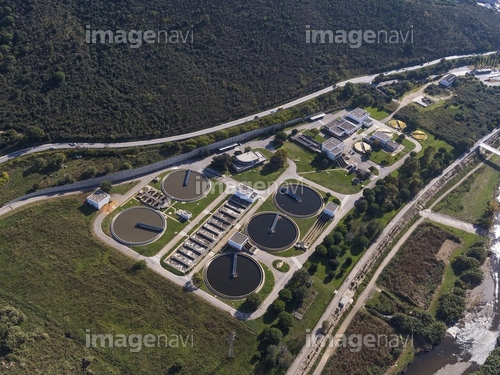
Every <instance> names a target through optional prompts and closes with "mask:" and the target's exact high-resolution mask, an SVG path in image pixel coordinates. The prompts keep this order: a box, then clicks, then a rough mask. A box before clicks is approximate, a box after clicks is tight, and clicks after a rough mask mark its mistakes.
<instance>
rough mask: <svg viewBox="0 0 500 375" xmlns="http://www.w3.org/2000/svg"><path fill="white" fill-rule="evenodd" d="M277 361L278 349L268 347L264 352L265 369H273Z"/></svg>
mask: <svg viewBox="0 0 500 375" xmlns="http://www.w3.org/2000/svg"><path fill="white" fill-rule="evenodd" d="M277 359H278V347H277V346H276V345H269V346H268V347H267V350H266V356H265V358H264V362H265V364H266V366H267V367H270V368H272V367H274V366H275V365H276V360H277Z"/></svg>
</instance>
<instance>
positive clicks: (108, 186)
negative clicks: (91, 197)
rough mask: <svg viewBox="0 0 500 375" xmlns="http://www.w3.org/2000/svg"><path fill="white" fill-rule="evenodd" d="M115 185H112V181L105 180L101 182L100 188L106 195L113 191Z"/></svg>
mask: <svg viewBox="0 0 500 375" xmlns="http://www.w3.org/2000/svg"><path fill="white" fill-rule="evenodd" d="M112 187H113V185H112V184H111V181H108V180H105V181H103V182H101V185H100V188H101V190H102V191H104V192H105V193H109V192H110V191H111V189H112Z"/></svg>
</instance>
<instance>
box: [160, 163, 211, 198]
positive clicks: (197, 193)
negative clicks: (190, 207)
mask: <svg viewBox="0 0 500 375" xmlns="http://www.w3.org/2000/svg"><path fill="white" fill-rule="evenodd" d="M161 189H162V191H163V193H164V194H165V195H167V196H168V197H170V198H172V199H173V200H176V201H181V202H192V201H195V200H198V199H201V198H203V197H204V196H205V195H207V194H208V192H209V191H210V180H209V179H208V178H206V177H205V176H203V174H202V173H200V172H197V171H193V170H191V169H181V170H177V171H174V172H172V173H170V174H168V175H167V176H166V177H165V178H164V179H163V181H162V183H161Z"/></svg>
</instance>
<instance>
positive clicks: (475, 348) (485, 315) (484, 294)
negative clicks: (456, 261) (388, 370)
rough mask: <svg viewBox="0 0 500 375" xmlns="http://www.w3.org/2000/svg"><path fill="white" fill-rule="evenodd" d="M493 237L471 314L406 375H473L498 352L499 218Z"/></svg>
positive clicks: (499, 319) (414, 362) (407, 371)
mask: <svg viewBox="0 0 500 375" xmlns="http://www.w3.org/2000/svg"><path fill="white" fill-rule="evenodd" d="M497 199H498V200H500V199H499V198H497ZM491 236H492V246H491V253H492V255H491V258H490V260H489V261H488V260H487V261H486V263H485V267H484V270H485V272H484V273H485V280H484V282H483V283H482V284H481V285H480V286H479V287H477V288H476V289H474V290H473V291H472V293H471V301H470V302H469V304H470V305H469V306H470V307H471V310H470V312H468V313H467V314H466V316H465V317H464V318H463V319H462V320H461V321H460V322H459V323H457V325H455V326H454V327H451V328H449V329H448V334H447V335H446V337H445V338H444V340H443V341H442V342H441V343H440V344H439V345H438V346H436V347H435V348H434V349H433V350H432V351H430V352H428V353H424V354H420V355H418V356H417V357H416V358H415V360H414V361H413V362H412V363H411V365H410V366H409V367H408V369H407V370H406V372H405V373H404V374H405V375H460V374H470V373H472V372H474V371H475V370H477V368H478V366H479V365H481V364H483V363H484V361H485V360H486V358H487V357H488V355H489V354H490V353H491V351H492V350H493V349H494V348H495V345H496V340H497V337H498V336H499V334H500V302H499V296H498V291H499V282H500V215H498V216H497V218H496V222H495V225H494V228H493V231H492V234H491ZM488 270H489V272H488Z"/></svg>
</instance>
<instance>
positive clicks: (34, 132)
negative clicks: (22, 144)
mask: <svg viewBox="0 0 500 375" xmlns="http://www.w3.org/2000/svg"><path fill="white" fill-rule="evenodd" d="M25 134H26V138H27V139H28V140H29V141H33V142H40V141H42V140H43V139H45V131H44V130H43V129H42V128H39V127H38V126H28V127H27V128H26V130H25Z"/></svg>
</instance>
